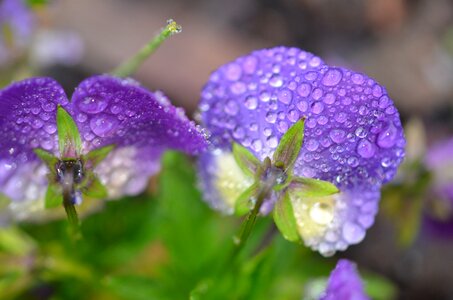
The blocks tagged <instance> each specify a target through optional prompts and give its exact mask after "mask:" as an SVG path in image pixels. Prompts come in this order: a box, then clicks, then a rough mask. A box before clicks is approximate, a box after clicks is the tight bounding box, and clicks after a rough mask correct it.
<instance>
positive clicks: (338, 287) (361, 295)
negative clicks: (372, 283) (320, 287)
mask: <svg viewBox="0 0 453 300" xmlns="http://www.w3.org/2000/svg"><path fill="white" fill-rule="evenodd" d="M367 299H370V298H369V297H368V296H367V295H366V294H365V292H364V290H363V283H362V280H361V278H360V276H359V274H358V273H357V268H356V266H355V264H354V263H352V262H350V261H348V260H346V259H340V260H339V261H338V263H337V265H336V267H335V269H334V270H333V271H332V273H330V277H329V280H328V282H327V288H326V290H325V291H324V293H323V294H322V295H321V297H320V300H367Z"/></svg>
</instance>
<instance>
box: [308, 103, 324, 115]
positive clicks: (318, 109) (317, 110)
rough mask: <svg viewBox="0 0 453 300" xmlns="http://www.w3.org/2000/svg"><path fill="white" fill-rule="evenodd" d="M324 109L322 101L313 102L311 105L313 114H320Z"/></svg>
mask: <svg viewBox="0 0 453 300" xmlns="http://www.w3.org/2000/svg"><path fill="white" fill-rule="evenodd" d="M323 110H324V104H322V102H315V103H313V104H312V105H311V111H312V112H313V113H314V114H320V113H321V112H322V111H323Z"/></svg>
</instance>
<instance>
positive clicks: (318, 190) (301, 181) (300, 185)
mask: <svg viewBox="0 0 453 300" xmlns="http://www.w3.org/2000/svg"><path fill="white" fill-rule="evenodd" d="M290 189H291V193H294V194H296V195H298V196H299V197H301V198H304V197H325V196H330V195H333V194H336V193H338V192H340V190H339V189H338V188H337V187H336V186H335V185H334V184H333V183H330V182H329V181H324V180H319V179H314V178H307V177H294V178H293V179H292V180H291V183H290Z"/></svg>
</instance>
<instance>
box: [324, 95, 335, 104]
mask: <svg viewBox="0 0 453 300" xmlns="http://www.w3.org/2000/svg"><path fill="white" fill-rule="evenodd" d="M335 99H336V97H335V95H334V94H331V93H329V94H326V96H325V97H324V99H323V101H324V103H326V104H333V103H335Z"/></svg>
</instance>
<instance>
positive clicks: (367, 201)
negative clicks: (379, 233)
mask: <svg viewBox="0 0 453 300" xmlns="http://www.w3.org/2000/svg"><path fill="white" fill-rule="evenodd" d="M290 197H291V201H292V204H293V211H294V214H295V217H296V222H297V225H298V229H299V234H300V236H301V237H302V239H303V241H304V243H305V245H306V246H308V247H310V248H312V249H313V250H316V251H319V252H320V253H321V254H322V255H324V256H331V255H333V254H334V253H335V251H338V250H346V248H347V247H348V246H349V245H352V244H357V243H360V242H361V241H362V240H363V239H364V238H365V232H366V230H367V229H368V228H369V227H370V226H371V225H372V224H373V223H374V218H375V215H376V214H377V212H378V204H379V198H380V192H379V187H376V186H368V187H366V186H359V187H355V188H354V189H350V190H343V191H340V193H337V194H333V195H330V196H323V197H304V198H298V197H297V196H296V195H295V194H291V193H290Z"/></svg>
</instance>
